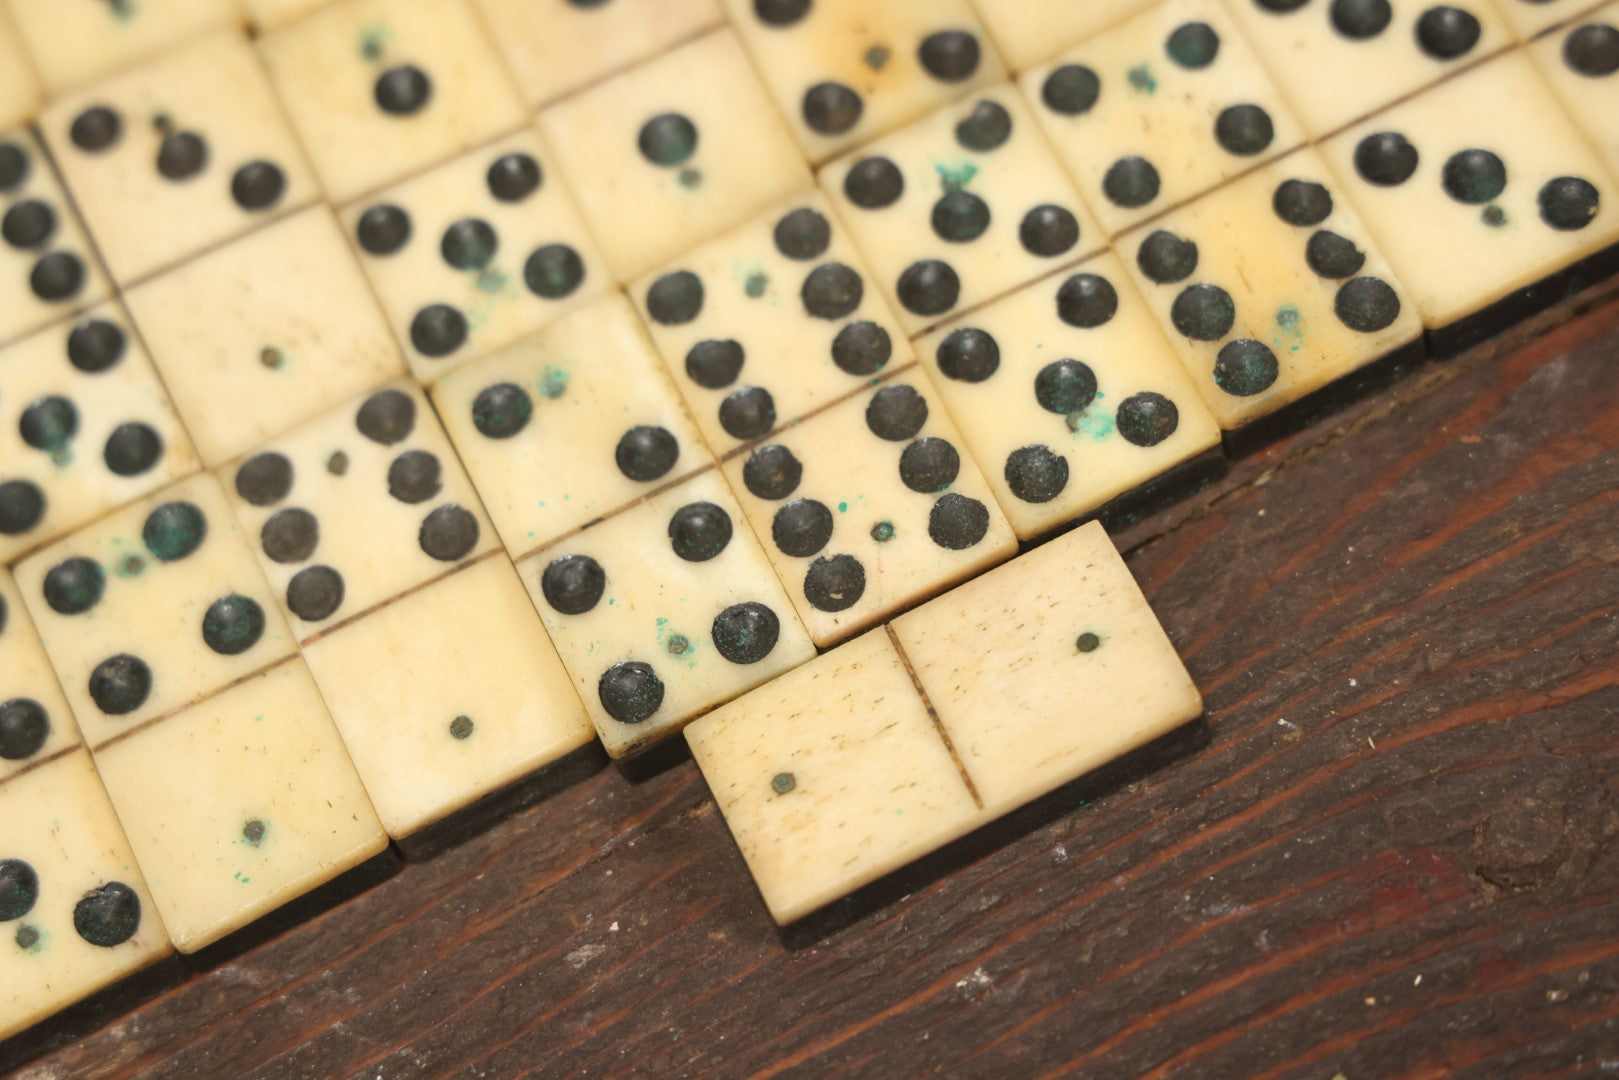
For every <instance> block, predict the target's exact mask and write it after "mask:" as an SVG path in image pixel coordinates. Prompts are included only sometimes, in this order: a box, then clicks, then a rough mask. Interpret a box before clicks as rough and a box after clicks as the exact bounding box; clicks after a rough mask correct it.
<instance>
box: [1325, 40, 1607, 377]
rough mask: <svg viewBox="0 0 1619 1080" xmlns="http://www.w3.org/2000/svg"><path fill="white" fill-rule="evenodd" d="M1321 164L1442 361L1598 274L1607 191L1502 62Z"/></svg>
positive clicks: (1544, 103) (1529, 82) (1548, 98)
mask: <svg viewBox="0 0 1619 1080" xmlns="http://www.w3.org/2000/svg"><path fill="white" fill-rule="evenodd" d="M1322 153H1323V156H1324V157H1325V158H1326V160H1327V164H1328V165H1329V166H1330V167H1331V168H1332V170H1333V172H1334V173H1335V174H1336V175H1337V177H1338V181H1339V184H1340V186H1341V187H1342V189H1343V190H1344V191H1345V192H1347V193H1348V195H1349V197H1350V198H1351V199H1352V200H1353V201H1354V203H1355V205H1356V208H1357V209H1358V210H1359V211H1360V213H1361V216H1362V217H1363V218H1364V219H1365V221H1366V224H1367V227H1368V228H1369V229H1370V230H1371V233H1372V236H1373V237H1374V238H1375V239H1376V241H1377V245H1378V247H1379V248H1381V249H1382V251H1383V253H1384V254H1385V255H1386V256H1388V260H1389V262H1390V264H1392V265H1393V267H1394V270H1395V272H1396V273H1397V274H1398V275H1399V277H1400V280H1401V281H1403V282H1405V283H1406V285H1407V286H1409V287H1410V289H1411V293H1412V298H1413V300H1414V303H1415V305H1416V308H1417V310H1418V311H1419V312H1420V313H1421V315H1422V321H1423V324H1424V325H1425V326H1426V327H1427V329H1428V338H1429V350H1430V352H1432V353H1434V354H1435V355H1440V356H1447V355H1451V354H1454V353H1457V352H1460V351H1462V350H1463V349H1465V348H1467V347H1468V346H1470V345H1472V344H1474V343H1475V342H1477V341H1480V340H1482V339H1483V338H1486V337H1488V336H1489V335H1490V334H1492V333H1494V332H1495V331H1496V330H1498V329H1500V328H1501V327H1502V326H1504V325H1506V324H1508V323H1509V322H1511V321H1514V320H1516V319H1519V318H1522V317H1523V316H1524V315H1527V314H1529V313H1531V312H1533V311H1537V310H1539V309H1540V308H1542V307H1545V306H1546V305H1548V304H1551V303H1554V302H1556V301H1557V300H1558V299H1560V298H1562V297H1563V296H1565V295H1568V294H1570V293H1572V292H1574V291H1576V290H1577V289H1578V288H1580V287H1581V286H1582V285H1583V284H1585V283H1588V282H1589V281H1591V280H1594V279H1596V278H1598V277H1601V276H1603V275H1605V274H1606V273H1608V272H1609V271H1610V270H1611V269H1612V268H1613V266H1614V265H1615V262H1616V260H1619V253H1616V252H1615V250H1614V244H1615V242H1616V241H1619V213H1616V212H1615V211H1614V209H1613V206H1614V202H1615V198H1616V191H1615V181H1614V180H1613V178H1612V177H1611V176H1610V175H1609V174H1608V172H1607V170H1605V169H1604V168H1603V167H1602V163H1601V161H1600V160H1599V159H1598V158H1597V156H1596V154H1595V153H1594V152H1593V151H1592V150H1591V148H1590V146H1589V145H1587V143H1586V142H1585V140H1584V139H1582V138H1581V136H1580V134H1579V132H1578V131H1577V130H1576V129H1575V128H1574V125H1573V124H1572V123H1571V122H1570V121H1569V120H1568V118H1567V117H1566V116H1565V115H1564V113H1563V111H1562V110H1561V109H1560V108H1558V106H1557V102H1556V100H1555V99H1554V98H1553V97H1552V95H1551V92H1550V91H1549V90H1548V89H1547V88H1546V85H1545V83H1544V82H1543V81H1542V80H1541V79H1540V77H1539V75H1538V74H1537V73H1536V72H1535V69H1534V65H1533V64H1532V63H1531V61H1530V60H1529V58H1528V57H1527V56H1524V55H1522V54H1521V53H1514V54H1511V55H1507V56H1503V57H1501V58H1499V59H1497V60H1494V61H1491V62H1490V63H1488V64H1484V65H1481V66H1479V67H1477V68H1474V69H1473V70H1471V71H1469V72H1467V73H1466V74H1464V75H1461V76H1458V77H1457V78H1455V79H1452V80H1450V81H1449V82H1446V83H1444V84H1442V85H1440V86H1438V87H1435V88H1434V89H1433V90H1432V91H1430V92H1428V93H1426V94H1422V95H1420V96H1418V97H1416V98H1413V99H1411V100H1410V101H1407V102H1404V103H1403V104H1401V105H1398V106H1396V107H1394V108H1392V109H1390V110H1388V111H1387V112H1385V113H1381V114H1379V115H1378V116H1376V117H1374V118H1372V119H1371V120H1368V121H1366V122H1365V123H1363V124H1359V125H1357V126H1355V127H1353V128H1350V129H1349V130H1347V131H1345V132H1343V133H1342V134H1340V135H1337V136H1335V137H1333V138H1332V139H1331V140H1329V141H1328V142H1327V143H1325V144H1324V145H1323V146H1322Z"/></svg>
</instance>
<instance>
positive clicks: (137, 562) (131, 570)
mask: <svg viewBox="0 0 1619 1080" xmlns="http://www.w3.org/2000/svg"><path fill="white" fill-rule="evenodd" d="M145 569H146V560H145V559H143V558H141V557H140V556H139V555H134V554H130V555H125V556H124V557H123V558H122V559H119V560H118V565H117V566H116V567H114V572H115V573H117V575H118V576H119V577H121V578H132V577H139V576H140V573H141V571H143V570H145Z"/></svg>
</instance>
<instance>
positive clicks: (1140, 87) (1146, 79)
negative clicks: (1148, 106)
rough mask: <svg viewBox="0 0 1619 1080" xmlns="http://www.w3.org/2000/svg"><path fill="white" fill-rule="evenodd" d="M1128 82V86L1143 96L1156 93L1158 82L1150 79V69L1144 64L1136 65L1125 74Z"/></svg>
mask: <svg viewBox="0 0 1619 1080" xmlns="http://www.w3.org/2000/svg"><path fill="white" fill-rule="evenodd" d="M1125 78H1127V79H1129V80H1130V86H1131V87H1132V88H1133V89H1135V90H1136V91H1138V92H1139V93H1143V94H1153V93H1157V91H1158V80H1157V79H1155V78H1153V77H1152V68H1151V67H1149V66H1147V65H1146V64H1137V65H1136V66H1135V67H1133V68H1131V69H1130V70H1129V71H1128V72H1126V73H1125Z"/></svg>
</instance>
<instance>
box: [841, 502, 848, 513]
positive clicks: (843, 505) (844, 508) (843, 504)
mask: <svg viewBox="0 0 1619 1080" xmlns="http://www.w3.org/2000/svg"><path fill="white" fill-rule="evenodd" d="M848 512H849V504H848V503H846V502H840V503H838V513H840V514H847V513H848Z"/></svg>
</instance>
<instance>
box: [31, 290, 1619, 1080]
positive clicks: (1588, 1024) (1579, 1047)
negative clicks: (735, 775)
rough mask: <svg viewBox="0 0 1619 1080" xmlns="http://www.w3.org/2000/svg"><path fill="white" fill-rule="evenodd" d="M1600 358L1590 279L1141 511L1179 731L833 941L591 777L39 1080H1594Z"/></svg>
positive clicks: (1616, 923)
mask: <svg viewBox="0 0 1619 1080" xmlns="http://www.w3.org/2000/svg"><path fill="white" fill-rule="evenodd" d="M1616 354H1619V305H1615V304H1611V303H1610V304H1608V305H1606V306H1603V307H1601V308H1599V309H1597V310H1596V311H1594V312H1591V313H1588V314H1585V315H1583V316H1581V317H1580V318H1578V319H1576V320H1574V321H1572V322H1570V323H1569V324H1568V325H1566V326H1564V327H1562V328H1561V329H1558V330H1555V331H1554V332H1552V333H1551V334H1549V335H1548V336H1545V337H1543V338H1540V339H1538V340H1536V341H1534V342H1533V343H1531V344H1529V345H1528V346H1526V347H1523V348H1519V349H1517V350H1515V351H1512V352H1510V353H1507V354H1505V355H1486V354H1483V353H1477V354H1473V355H1469V356H1465V357H1462V358H1460V359H1458V360H1455V361H1450V362H1448V363H1446V364H1444V365H1431V366H1429V367H1428V368H1425V369H1424V370H1423V371H1421V372H1419V373H1418V374H1416V375H1415V376H1413V377H1412V378H1410V379H1408V380H1406V381H1405V382H1404V383H1402V384H1400V385H1398V386H1396V387H1394V388H1392V389H1389V390H1386V391H1384V392H1383V393H1381V394H1379V395H1378V396H1376V397H1374V398H1372V399H1371V400H1369V401H1367V402H1364V403H1362V404H1361V405H1360V406H1358V407H1356V409H1354V410H1352V411H1351V412H1349V413H1346V414H1343V415H1340V416H1339V417H1337V418H1335V419H1334V420H1332V421H1330V422H1328V423H1327V424H1324V425H1320V426H1318V427H1316V428H1313V429H1311V430H1310V431H1308V432H1305V433H1304V434H1302V435H1299V436H1296V437H1295V438H1293V439H1290V440H1287V441H1284V442H1283V443H1280V444H1277V445H1275V446H1273V447H1271V448H1269V449H1267V450H1265V451H1263V452H1261V453H1259V454H1257V455H1254V456H1252V457H1250V458H1247V459H1244V460H1243V461H1241V462H1239V463H1237V464H1236V465H1235V466H1233V468H1232V469H1231V471H1230V472H1229V474H1228V475H1227V476H1226V478H1225V479H1224V480H1222V481H1221V482H1220V483H1219V484H1218V485H1216V486H1215V487H1212V488H1210V489H1208V490H1206V491H1205V492H1204V493H1203V494H1202V495H1201V496H1199V497H1198V498H1197V499H1195V500H1194V501H1192V502H1191V503H1188V504H1183V505H1180V506H1177V507H1175V508H1173V509H1171V510H1169V511H1166V512H1164V513H1161V514H1158V515H1155V516H1153V517H1150V518H1148V519H1146V520H1143V521H1140V522H1137V523H1135V524H1132V525H1130V526H1129V527H1128V528H1126V529H1125V530H1124V532H1123V534H1122V537H1123V539H1124V540H1125V542H1126V543H1127V544H1129V545H1131V546H1132V547H1133V550H1132V551H1131V553H1130V555H1129V562H1130V565H1131V567H1132V569H1133V570H1134V572H1135V574H1136V575H1137V577H1138V578H1139V579H1140V580H1141V582H1142V584H1143V586H1144V588H1145V590H1146V592H1147V595H1148V597H1149V598H1150V599H1151V601H1152V602H1153V604H1154V606H1155V608H1156V609H1157V611H1158V612H1159V615H1160V616H1161V618H1162V619H1163V621H1164V623H1165V625H1166V626H1167V628H1168V630H1169V632H1170V635H1171V637H1172V638H1173V639H1174V640H1175V642H1176V644H1177V645H1178V646H1179V647H1180V648H1181V650H1182V652H1183V653H1184V655H1185V657H1186V659H1187V663H1188V665H1189V667H1190V668H1191V671H1192V673H1193V675H1194V677H1195V678H1196V679H1197V681H1198V684H1199V685H1200V686H1201V687H1202V689H1203V691H1204V693H1205V695H1206V698H1207V703H1208V714H1207V717H1206V720H1205V721H1204V723H1203V724H1202V725H1200V726H1195V727H1194V728H1192V729H1189V730H1188V731H1186V732H1183V733H1181V734H1180V735H1179V736H1178V737H1175V738H1171V739H1169V740H1165V741H1163V742H1162V743H1161V744H1158V745H1156V746H1154V747H1150V748H1148V749H1147V750H1146V751H1144V752H1143V753H1142V754H1138V755H1136V756H1134V757H1133V758H1132V759H1130V760H1128V761H1126V762H1124V763H1120V764H1119V765H1117V766H1115V767H1113V768H1110V769H1108V770H1104V771H1103V773H1101V774H1099V775H1097V776H1094V777H1090V778H1087V779H1085V780H1082V781H1080V782H1079V783H1078V784H1076V785H1073V786H1071V787H1070V788H1069V789H1067V790H1065V791H1064V792H1060V793H1058V794H1057V795H1056V796H1054V797H1053V799H1052V800H1047V802H1046V803H1045V804H1043V805H1042V806H1040V807H1036V808H1035V809H1034V810H1032V811H1030V812H1029V813H1027V814H1024V815H1021V816H1020V819H1019V820H1018V821H1015V822H1014V823H1013V824H1012V826H1011V827H1010V829H1009V830H1008V831H1009V832H1010V834H1011V835H996V836H988V837H978V838H975V842H974V843H973V844H969V845H967V846H964V847H960V848H958V849H957V850H956V851H954V852H953V853H947V855H950V856H951V858H947V859H946V860H945V864H946V865H953V866H954V869H953V871H951V872H948V873H944V874H942V875H940V874H938V873H928V872H926V868H924V872H921V873H919V874H917V875H912V878H913V879H914V880H912V879H907V878H901V879H900V883H901V885H902V886H904V887H905V888H907V889H909V893H908V895H906V896H904V897H903V898H898V899H893V900H892V901H891V902H889V903H886V904H883V905H881V906H878V907H876V909H875V910H869V911H864V912H862V911H861V910H858V905H857V906H855V907H851V908H850V909H849V910H847V911H844V912H841V913H836V914H839V915H840V916H842V917H841V918H840V919H835V920H833V922H832V923H831V924H829V925H831V926H835V924H836V923H837V922H840V921H841V922H842V923H843V924H844V925H842V926H841V927H840V928H832V929H828V930H827V931H826V933H825V936H823V937H820V938H818V939H815V940H812V941H810V942H809V943H807V944H799V943H797V942H796V941H795V940H794V939H793V938H792V937H791V936H789V937H787V938H784V937H783V936H782V935H780V934H778V933H777V931H776V930H775V929H774V928H773V927H772V926H771V924H770V922H769V919H768V917H767V916H766V914H765V911H764V908H763V905H762V904H761V902H760V901H759V899H758V897H757V896H756V894H755V893H754V891H753V888H752V886H751V884H750V882H749V879H748V877H747V874H746V871H745V869H744V867H743V865H742V861H741V858H740V857H739V856H738V854H737V852H736V849H735V847H734V846H733V844H732V843H731V840H730V838H729V835H728V834H727V833H726V831H725V828H724V824H723V822H722V821H721V820H720V818H719V815H718V814H717V812H716V811H715V810H714V808H713V805H712V803H711V802H710V801H709V799H708V797H707V792H706V790H705V788H704V785H703V782H702V779H701V777H700V776H699V775H698V774H697V772H696V770H695V769H694V768H693V767H692V765H691V764H690V762H689V761H685V762H677V763H675V764H674V765H673V766H672V767H670V768H668V769H666V770H665V771H663V772H661V773H658V774H657V775H654V776H651V777H650V778H646V779H642V780H639V781H638V782H631V781H630V780H628V779H626V778H625V776H624V775H623V774H622V773H621V772H620V771H618V770H617V769H612V768H608V769H603V770H601V771H599V772H597V773H595V774H594V775H593V776H591V777H590V778H589V779H587V780H585V781H583V782H582V783H579V784H577V785H575V786H573V787H571V788H568V789H567V790H565V791H563V792H561V793H560V794H557V795H555V796H554V797H552V798H550V799H548V800H547V801H545V802H543V803H541V804H539V805H538V806H535V807H532V808H530V809H527V810H525V811H523V812H521V813H519V814H518V815H517V816H515V817H512V818H510V819H508V820H505V821H504V822H502V823H501V824H499V825H497V826H496V827H494V828H493V829H491V830H490V831H488V832H485V833H483V834H481V835H479V836H476V837H475V838H473V839H471V840H469V841H467V842H465V843H463V844H461V845H460V846H458V847H454V848H452V849H450V850H449V851H447V852H446V853H444V854H442V855H440V856H439V857H437V858H435V859H433V860H431V861H428V862H424V863H415V864H412V865H409V866H407V867H406V868H405V869H404V870H403V871H402V872H401V873H399V874H398V875H397V876H395V877H393V878H391V879H390V880H388V881H386V882H384V883H383V884H381V885H379V886H377V887H375V888H373V889H371V890H370V891H368V892H366V893H364V894H363V895H361V896H359V897H357V898H355V899H352V900H350V901H348V902H347V903H344V904H342V905H340V906H339V907H337V908H336V909H334V910H331V911H329V912H327V913H326V914H324V915H322V916H320V917H318V918H316V919H314V920H313V921H311V922H308V923H306V924H304V925H301V926H299V927H297V928H295V929H293V930H291V931H289V932H287V933H285V934H283V935H281V936H280V937H278V938H276V939H274V940H272V941H270V942H268V943H265V944H263V945H260V946H258V947H256V948H254V949H252V950H250V951H248V952H247V953H245V954H243V955H241V956H239V957H238V958H236V959H235V960H232V961H230V962H228V963H225V964H223V965H222V966H219V967H217V968H215V969H213V970H211V971H209V972H206V973H203V974H197V975H193V976H191V977H190V978H189V979H187V980H186V981H184V982H183V983H181V984H180V985H178V986H175V987H172V988H170V989H168V990H167V991H165V992H163V993H162V994H161V995H159V996H156V997H155V998H151V999H150V1000H148V1001H146V1002H145V1003H144V1004H142V1005H140V1006H138V1007H135V1008H133V1009H127V1008H126V1009H125V1010H124V1011H123V1012H120V1013H116V1014H114V1015H112V1016H111V1017H109V1018H108V1021H107V1023H106V1024H105V1026H103V1027H100V1028H99V1029H97V1030H95V1031H93V1032H91V1033H90V1034H88V1035H86V1036H84V1037H82V1038H78V1039H77V1040H75V1041H73V1042H71V1043H69V1044H68V1045H65V1046H61V1047H58V1048H56V1049H55V1050H54V1051H53V1052H51V1053H49V1054H47V1055H45V1056H43V1057H39V1058H37V1059H36V1060H34V1061H33V1062H32V1064H30V1065H28V1066H26V1067H25V1068H24V1070H23V1074H24V1075H26V1076H32V1077H57V1076H62V1077H65V1076H75V1077H77V1076H86V1077H109V1076H137V1075H140V1076H172V1077H184V1076H208V1077H223V1076H257V1077H266V1078H269V1077H275V1078H281V1077H296V1076H310V1077H325V1076H334V1075H348V1074H358V1075H365V1076H371V1077H412V1076H426V1075H445V1074H456V1075H465V1076H508V1075H515V1074H518V1073H522V1072H525V1071H529V1070H533V1071H539V1072H542V1073H547V1074H553V1075H560V1074H587V1073H588V1074H589V1075H593V1076H601V1075H608V1076H619V1075H632V1074H656V1075H660V1076H705V1077H706V1076H728V1075H740V1074H748V1073H751V1074H755V1075H760V1076H776V1075H787V1076H812V1075H824V1074H828V1073H833V1072H846V1073H850V1074H854V1075H881V1076H891V1075H895V1076H897V1075H919V1074H928V1073H944V1074H948V1075H950V1076H952V1077H959V1076H969V1077H971V1076H986V1077H989V1076H1020V1077H1021V1076H1039V1075H1048V1074H1050V1075H1055V1074H1059V1073H1065V1072H1066V1073H1074V1074H1080V1075H1087V1076H1109V1077H1111V1076H1125V1075H1137V1074H1148V1075H1184V1076H1245V1077H1246V1076H1256V1077H1270V1076H1301V1077H1305V1076H1308V1077H1321V1078H1327V1077H1332V1076H1335V1075H1337V1074H1342V1075H1343V1076H1345V1077H1349V1078H1360V1077H1368V1076H1379V1077H1381V1076H1393V1075H1402V1076H1440V1075H1452V1074H1461V1075H1476V1076H1488V1077H1499V1076H1506V1075H1543V1074H1571V1073H1596V1072H1600V1071H1602V1070H1603V1069H1610V1070H1611V1069H1615V1068H1619V934H1616V933H1615V930H1616V928H1619V355H1616ZM891 891H894V890H893V889H892V888H891ZM883 898H884V897H883V896H882V895H881V894H873V895H872V896H871V897H869V898H868V899H869V900H880V899H883Z"/></svg>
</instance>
